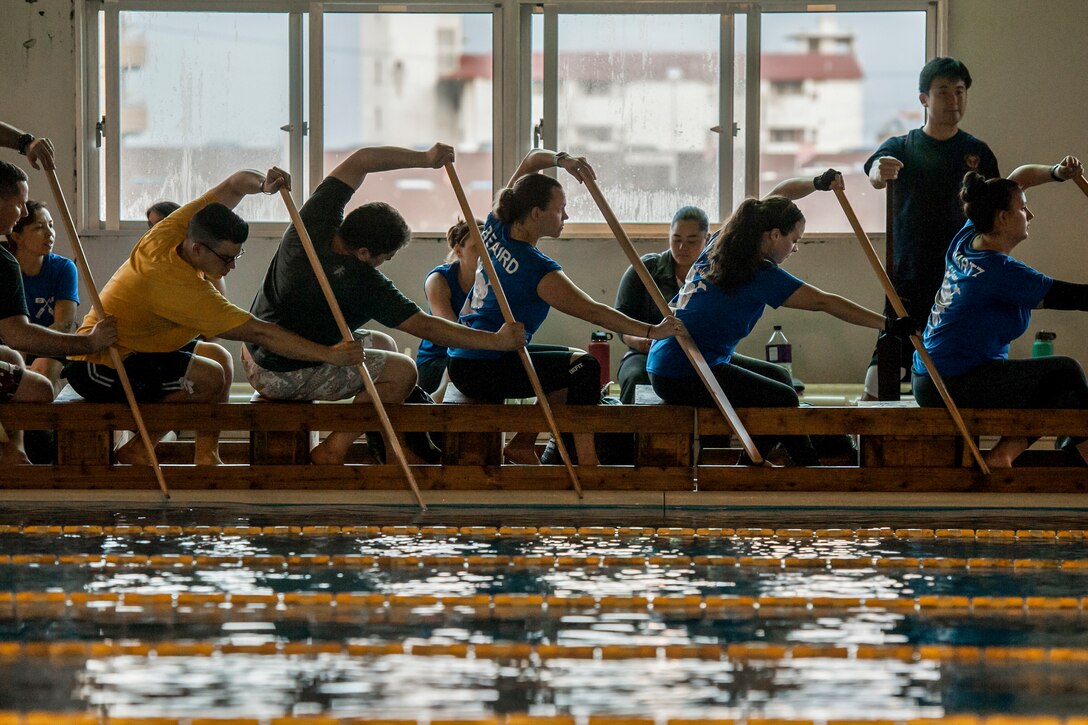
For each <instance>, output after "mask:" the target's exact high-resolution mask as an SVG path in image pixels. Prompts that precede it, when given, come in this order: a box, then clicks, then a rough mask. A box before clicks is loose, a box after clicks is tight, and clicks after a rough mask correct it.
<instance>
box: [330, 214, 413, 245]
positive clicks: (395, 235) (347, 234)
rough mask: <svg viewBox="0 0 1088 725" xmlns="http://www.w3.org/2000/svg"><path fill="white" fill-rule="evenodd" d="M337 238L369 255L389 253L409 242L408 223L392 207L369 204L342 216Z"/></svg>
mask: <svg viewBox="0 0 1088 725" xmlns="http://www.w3.org/2000/svg"><path fill="white" fill-rule="evenodd" d="M339 231H340V239H341V240H343V242H344V246H345V247H347V248H348V249H351V250H355V249H365V250H367V251H368V252H370V254H371V256H374V257H377V256H380V255H383V254H391V253H392V252H396V251H397V250H398V249H400V248H401V247H403V246H404V245H405V244H407V243H408V242H409V241H410V240H411V239H412V230H411V229H410V228H409V227H408V222H406V221H404V217H402V216H401V215H400V212H399V211H397V210H396V208H395V207H394V206H393V205H392V204H386V203H385V202H384V201H372V202H368V203H366V204H363V205H362V206H360V207H358V208H357V209H353V210H352V212H351V213H350V214H348V215H347V216H346V217H344V221H343V222H342V223H341V224H340V230H339Z"/></svg>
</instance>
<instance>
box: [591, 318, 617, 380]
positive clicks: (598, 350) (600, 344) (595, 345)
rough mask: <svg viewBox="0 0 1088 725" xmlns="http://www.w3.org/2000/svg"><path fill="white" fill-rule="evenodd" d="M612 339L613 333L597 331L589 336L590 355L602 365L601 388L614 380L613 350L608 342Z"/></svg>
mask: <svg viewBox="0 0 1088 725" xmlns="http://www.w3.org/2000/svg"><path fill="white" fill-rule="evenodd" d="M611 339H612V333H611V332H605V331H604V330H596V331H594V332H593V334H591V335H590V336H589V354H590V355H592V356H593V357H595V358H597V362H598V363H600V364H601V387H602V388H603V387H604V386H606V385H608V381H609V380H611V379H612V363H611V359H612V358H611V352H610V351H611V348H610V346H609V344H608V341H609V340H611Z"/></svg>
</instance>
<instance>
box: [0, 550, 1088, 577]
mask: <svg viewBox="0 0 1088 725" xmlns="http://www.w3.org/2000/svg"><path fill="white" fill-rule="evenodd" d="M0 566H18V567H41V566H79V567H91V568H96V569H115V568H125V567H130V568H152V567H153V568H160V569H162V568H166V569H174V568H181V569H185V568H198V569H200V568H207V567H248V568H254V567H259V568H263V569H290V568H306V569H310V568H318V567H329V568H353V569H383V570H386V569H388V570H411V569H421V568H422V569H436V568H437V569H465V570H469V571H493V570H495V569H595V568H616V567H627V568H630V567H635V568H651V567H670V568H687V567H693V566H696V567H724V568H734V569H789V570H792V569H830V570H838V569H933V570H939V571H942V572H947V571H956V570H968V571H992V570H1012V571H1039V570H1060V571H1063V572H1067V573H1074V574H1075V573H1088V558H1086V559H997V558H988V557H972V558H951V557H903V556H853V557H842V556H839V557H828V556H809V557H799V556H787V557H773V556H684V555H678V554H660V555H651V556H647V555H633V556H618V555H576V556H568V555H556V554H529V555H511V556H506V555H492V554H470V555H467V556H466V555H448V554H447V555H437V556H432V555H427V556H415V555H404V556H389V555H371V554H335V555H325V554H301V555H291V556H282V555H269V554H251V555H245V556H222V555H195V556H194V555H189V554H155V555H144V554H101V553H99V554H10V555H9V554H0Z"/></svg>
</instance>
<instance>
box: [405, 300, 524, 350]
mask: <svg viewBox="0 0 1088 725" xmlns="http://www.w3.org/2000/svg"><path fill="white" fill-rule="evenodd" d="M397 329H398V330H400V331H401V332H407V333H408V334H409V335H415V336H416V337H418V338H420V339H421V340H430V341H431V342H433V343H436V344H438V345H443V346H445V347H465V348H470V349H475V350H504V351H506V350H516V349H518V348H519V347H522V346H524V345H525V326H524V325H522V324H521V323H520V322H519V323H516V324H513V325H509V324H505V325H503V326H502V327H501V328H499V331H498V332H484V331H483V330H474V329H472V328H471V327H467V326H466V325H459V324H457V323H456V322H450V321H449V320H444V319H442V318H441V317H435V316H434V315H428V314H427V313H426V312H423V311H422V310H421V311H419V312H417V313H415V314H414V315H412V316H411V317H409V318H408V319H407V320H405V321H404V322H402V323H400V324H399V325H397Z"/></svg>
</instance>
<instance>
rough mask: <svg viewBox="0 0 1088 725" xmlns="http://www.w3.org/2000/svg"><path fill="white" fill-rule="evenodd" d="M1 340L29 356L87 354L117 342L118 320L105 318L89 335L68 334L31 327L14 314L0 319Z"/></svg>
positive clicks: (22, 317) (22, 316)
mask: <svg viewBox="0 0 1088 725" xmlns="http://www.w3.org/2000/svg"><path fill="white" fill-rule="evenodd" d="M0 338H3V340H4V342H5V343H6V344H7V345H8V346H10V347H12V348H14V349H16V350H18V351H20V352H26V353H30V354H31V355H42V356H45V357H56V356H58V355H89V354H91V353H94V352H98V351H99V350H102V349H103V348H106V347H109V346H110V345H112V344H113V343H114V342H116V341H117V320H116V319H115V318H113V317H109V316H107V317H106V318H105V319H104V320H101V321H99V322H98V324H96V325H95V326H94V328H93V329H92V330H91V332H90V333H89V334H87V335H71V334H67V333H64V332H57V331H56V330H51V329H49V328H48V327H42V326H41V325H35V324H32V323H31V322H30V320H29V319H27V317H26V316H25V315H15V316H14V317H6V318H4V319H3V320H0Z"/></svg>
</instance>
